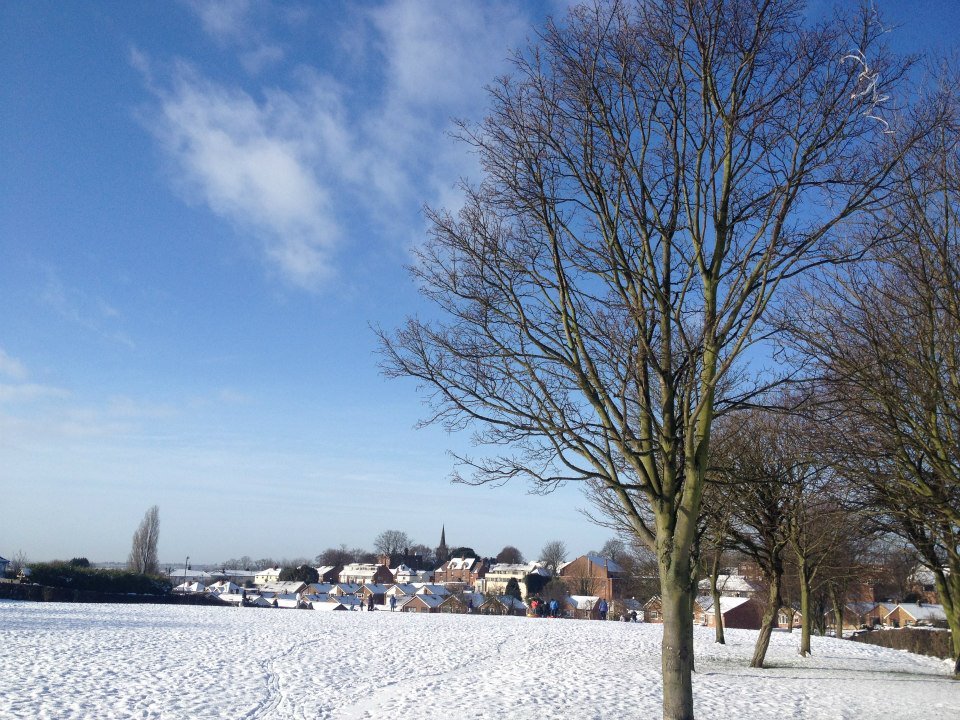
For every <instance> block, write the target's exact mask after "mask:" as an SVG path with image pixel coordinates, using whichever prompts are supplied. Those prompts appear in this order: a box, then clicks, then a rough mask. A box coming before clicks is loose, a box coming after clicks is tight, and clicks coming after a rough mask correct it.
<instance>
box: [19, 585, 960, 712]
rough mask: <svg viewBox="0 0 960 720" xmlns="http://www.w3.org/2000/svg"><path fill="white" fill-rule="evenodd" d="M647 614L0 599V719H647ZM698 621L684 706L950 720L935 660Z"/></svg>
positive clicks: (654, 651)
mask: <svg viewBox="0 0 960 720" xmlns="http://www.w3.org/2000/svg"><path fill="white" fill-rule="evenodd" d="M660 634H661V633H660V627H659V626H657V625H640V624H637V625H634V624H627V623H619V622H607V623H601V622H588V621H575V620H535V619H526V618H496V617H480V616H476V615H414V614H400V613H390V612H389V611H381V612H374V613H358V612H339V613H335V612H329V613H322V612H313V611H296V610H257V609H234V608H209V607H185V606H169V605H68V604H55V603H26V602H0V718H31V719H34V718H50V719H51V720H52V719H56V720H65V719H67V718H95V719H96V720H101V719H103V718H167V719H171V720H173V719H177V718H230V719H231V720H240V719H248V720H252V719H254V718H357V719H359V718H380V717H383V718H387V717H389V718H392V719H394V720H397V719H401V718H429V717H444V718H451V719H458V718H536V719H537V720H543V719H544V718H577V719H578V720H579V719H580V718H616V719H617V720H620V719H621V718H626V717H637V718H656V717H659V716H660V688H659V657H660V655H659V654H660ZM755 636H756V633H755V632H752V631H746V630H728V631H727V641H728V645H726V646H721V645H715V644H713V642H712V639H713V631H712V630H706V629H702V628H698V629H697V666H698V673H697V675H696V676H695V678H694V693H695V703H696V712H697V717H698V718H700V719H701V720H707V719H708V718H724V719H728V718H730V719H738V718H748V719H749V720H760V719H761V718H777V719H778V720H782V719H785V718H831V719H832V718H851V719H857V720H864V719H869V718H878V719H879V718H884V720H908V719H910V718H916V719H917V720H921V719H922V720H931V719H934V718H951V719H956V718H960V682H955V681H953V680H951V679H950V677H949V665H948V664H947V663H946V662H944V661H940V660H935V659H932V658H924V657H920V656H916V655H910V654H907V653H904V652H901V651H897V650H887V649H884V648H877V647H872V646H869V645H862V644H859V643H853V642H850V641H836V640H833V639H830V638H814V640H813V643H814V644H813V651H814V656H813V657H810V658H801V657H799V656H797V654H796V645H797V640H798V637H797V636H794V635H790V634H787V633H776V634H775V635H774V637H773V641H772V643H771V648H770V653H769V655H768V659H769V661H770V664H771V665H772V666H773V667H771V668H770V669H765V670H751V669H749V668H748V667H747V665H748V662H749V657H750V653H751V651H752V645H753V640H754V638H755Z"/></svg>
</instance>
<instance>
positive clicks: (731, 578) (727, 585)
mask: <svg viewBox="0 0 960 720" xmlns="http://www.w3.org/2000/svg"><path fill="white" fill-rule="evenodd" d="M697 587H698V588H699V589H700V590H709V589H710V578H705V579H703V580H701V581H700V582H699V583H698V585H697ZM717 589H718V590H719V591H720V592H721V593H731V592H740V593H755V592H757V590H758V587H757V585H756V584H755V583H752V582H750V581H749V580H747V578H745V577H744V576H743V575H718V576H717Z"/></svg>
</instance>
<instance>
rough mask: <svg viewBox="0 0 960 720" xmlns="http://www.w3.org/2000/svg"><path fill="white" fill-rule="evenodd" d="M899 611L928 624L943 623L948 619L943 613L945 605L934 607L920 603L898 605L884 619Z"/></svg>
mask: <svg viewBox="0 0 960 720" xmlns="http://www.w3.org/2000/svg"><path fill="white" fill-rule="evenodd" d="M897 609H899V610H902V611H903V612H905V613H906V614H907V615H909V616H910V617H912V618H913V619H914V620H926V621H928V622H934V621H941V622H942V621H945V620H946V619H947V614H946V613H945V612H944V611H943V605H933V604H930V605H928V604H927V603H923V605H921V604H919V603H900V604H899V605H897V607H895V608H894V609H893V610H891V611H890V612H888V613H887V614H886V615H885V616H884V619H886V618H888V617H890V615H891V614H893V612H894V611H896V610H897Z"/></svg>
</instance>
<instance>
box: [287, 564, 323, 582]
mask: <svg viewBox="0 0 960 720" xmlns="http://www.w3.org/2000/svg"><path fill="white" fill-rule="evenodd" d="M277 579H278V580H279V581H280V582H305V583H307V585H310V584H311V583H315V582H320V575H319V574H318V573H317V570H316V568H312V567H310V566H309V565H300V566H299V567H295V568H292V567H286V568H283V570H281V571H280V576H279V577H278V578H277Z"/></svg>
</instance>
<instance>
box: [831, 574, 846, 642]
mask: <svg viewBox="0 0 960 720" xmlns="http://www.w3.org/2000/svg"><path fill="white" fill-rule="evenodd" d="M844 595H845V593H841V592H840V588H839V587H837V586H836V585H833V584H831V587H830V602H831V604H832V605H833V627H834V631H833V636H834V637H835V638H840V639H841V640H842V639H843V610H844V599H845V597H844Z"/></svg>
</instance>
